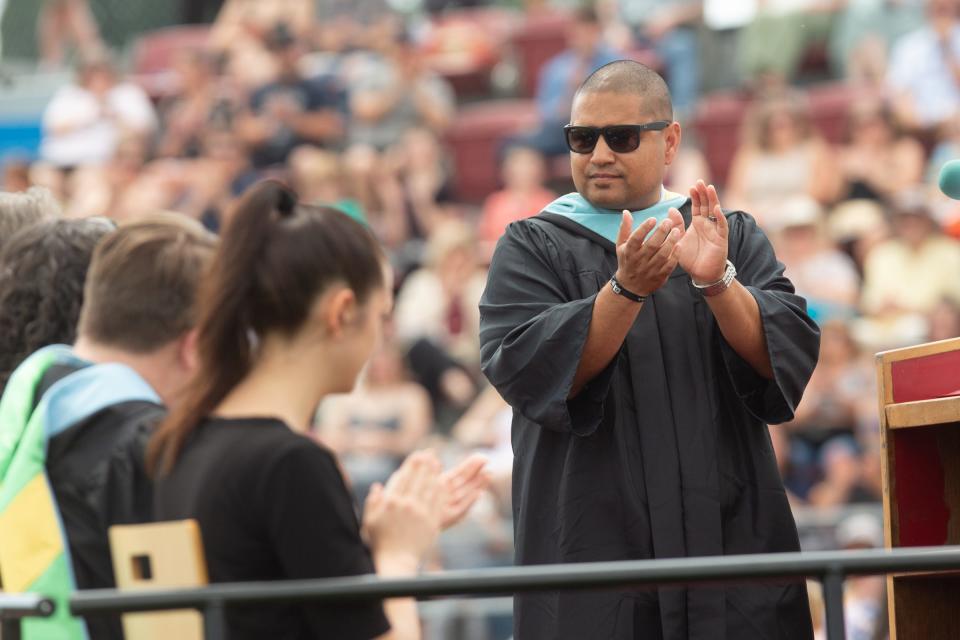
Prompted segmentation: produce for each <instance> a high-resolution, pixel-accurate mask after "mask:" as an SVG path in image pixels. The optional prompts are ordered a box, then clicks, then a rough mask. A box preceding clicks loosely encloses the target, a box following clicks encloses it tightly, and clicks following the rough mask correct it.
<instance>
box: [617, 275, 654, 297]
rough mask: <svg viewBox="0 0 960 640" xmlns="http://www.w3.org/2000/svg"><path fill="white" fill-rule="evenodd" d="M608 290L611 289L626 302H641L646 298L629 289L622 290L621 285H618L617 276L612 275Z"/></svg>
mask: <svg viewBox="0 0 960 640" xmlns="http://www.w3.org/2000/svg"><path fill="white" fill-rule="evenodd" d="M610 288H611V289H613V292H614V293H615V294H617V295H618V296H623V297H624V298H626V299H627V300H632V301H633V302H643V301H644V300H646V299H647V296H641V295H638V294H636V293H634V292H633V291H630V290H629V289H624V288H623V285H622V284H620V281H619V280H617V276H616V275H613V276H612V277H611V278H610Z"/></svg>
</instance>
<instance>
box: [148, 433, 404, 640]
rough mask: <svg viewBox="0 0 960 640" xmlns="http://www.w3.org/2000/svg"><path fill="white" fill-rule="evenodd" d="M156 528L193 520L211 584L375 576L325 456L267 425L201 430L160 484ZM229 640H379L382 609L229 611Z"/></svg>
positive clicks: (348, 501)
mask: <svg viewBox="0 0 960 640" xmlns="http://www.w3.org/2000/svg"><path fill="white" fill-rule="evenodd" d="M154 505H155V508H156V515H157V518H158V519H159V520H179V519H183V518H195V519H196V520H197V521H198V522H199V524H200V532H201V536H202V538H203V546H204V552H205V554H206V559H207V571H208V573H209V576H210V581H211V582H238V581H254V580H282V579H307V578H324V577H334V576H349V575H360V574H369V573H374V567H373V561H372V559H371V556H370V552H369V551H368V549H367V548H366V546H364V544H363V541H362V540H361V538H360V527H359V522H358V521H357V517H356V513H355V511H354V508H353V500H352V498H351V496H350V493H349V491H348V490H347V487H346V485H345V484H344V481H343V476H342V475H341V474H340V470H339V468H338V466H337V463H336V461H335V459H334V457H333V454H331V453H330V452H329V451H328V450H326V449H324V448H323V447H321V446H320V445H318V444H317V443H316V442H314V441H313V440H311V439H309V438H307V437H305V436H302V435H298V434H296V433H294V432H293V431H291V430H290V428H289V427H287V425H285V424H284V423H283V422H281V421H279V420H274V419H270V418H250V419H224V418H211V419H208V420H206V421H204V422H203V423H202V424H201V425H200V426H199V427H198V428H197V431H196V432H195V433H194V434H193V435H192V436H191V437H190V439H189V440H188V441H187V444H186V445H185V447H184V449H183V452H182V453H181V454H180V458H179V459H178V461H177V464H176V465H175V466H174V468H173V470H172V471H171V472H170V473H169V474H168V475H166V476H162V477H160V478H159V479H158V480H157V482H156V495H155V501H154ZM227 624H228V630H229V637H230V638H231V639H232V640H238V639H245V638H250V639H253V638H257V639H259V638H276V639H277V640H280V639H295V638H296V639H300V638H342V639H343V640H349V639H351V638H373V637H376V636H379V635H381V634H383V633H386V631H387V630H389V628H390V627H389V624H388V622H387V619H386V616H385V615H384V613H383V606H382V604H381V603H380V602H379V601H373V602H366V603H362V602H361V603H337V604H336V605H325V606H321V605H309V604H290V605H276V606H274V605H270V606H264V605H254V606H249V607H243V608H240V607H234V608H230V609H228V612H227Z"/></svg>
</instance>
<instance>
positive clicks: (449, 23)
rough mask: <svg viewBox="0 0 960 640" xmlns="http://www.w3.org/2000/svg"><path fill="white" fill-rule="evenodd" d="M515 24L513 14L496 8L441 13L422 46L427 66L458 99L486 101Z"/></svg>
mask: <svg viewBox="0 0 960 640" xmlns="http://www.w3.org/2000/svg"><path fill="white" fill-rule="evenodd" d="M518 21H519V17H518V14H517V13H516V12H515V11H509V10H506V9H499V8H479V9H461V10H457V11H450V12H448V13H444V14H443V15H442V16H440V17H438V18H436V19H435V20H434V22H433V24H432V26H431V30H430V32H429V34H428V36H427V39H426V42H425V43H424V53H425V54H426V60H427V65H428V66H429V67H430V68H431V69H433V70H434V71H436V72H437V73H439V74H440V75H442V76H443V77H445V78H446V79H447V80H448V81H449V82H450V84H451V85H453V88H454V91H456V94H457V97H458V98H459V99H461V100H463V99H465V98H476V97H485V96H487V95H489V94H490V93H491V89H492V86H491V77H490V76H491V72H492V71H493V68H494V66H496V64H497V63H498V62H500V60H501V58H502V56H503V52H504V48H505V46H506V44H507V42H508V41H509V39H510V36H511V34H512V33H513V31H514V29H515V28H516V24H517V22H518Z"/></svg>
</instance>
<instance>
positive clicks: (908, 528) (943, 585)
mask: <svg viewBox="0 0 960 640" xmlns="http://www.w3.org/2000/svg"><path fill="white" fill-rule="evenodd" d="M877 376H878V380H879V397H880V431H881V436H882V441H883V454H882V455H883V460H882V468H883V517H884V529H885V536H886V544H887V546H888V548H895V547H924V546H940V545H948V544H951V545H952V544H960V338H956V339H951V340H943V341H941V342H932V343H929V344H923V345H919V346H916V347H907V348H904V349H896V350H893V351H885V352H883V353H879V354H877ZM887 598H888V604H889V607H890V640H938V639H940V638H944V639H946V638H960V572H957V571H932V572H926V573H922V574H916V573H914V574H894V575H891V576H889V577H888V578H887Z"/></svg>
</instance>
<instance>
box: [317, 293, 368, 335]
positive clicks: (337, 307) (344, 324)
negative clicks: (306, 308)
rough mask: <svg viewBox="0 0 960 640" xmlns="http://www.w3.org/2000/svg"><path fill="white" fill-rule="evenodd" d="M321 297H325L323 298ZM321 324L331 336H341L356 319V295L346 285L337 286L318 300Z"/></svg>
mask: <svg viewBox="0 0 960 640" xmlns="http://www.w3.org/2000/svg"><path fill="white" fill-rule="evenodd" d="M323 298H327V299H326V300H324V299H323ZM318 302H319V309H318V310H317V312H318V313H319V314H320V320H321V322H322V326H323V327H324V328H325V329H326V331H327V334H328V335H329V336H330V337H332V338H339V337H341V336H343V334H344V332H346V331H347V330H348V329H349V328H350V327H352V326H353V325H354V324H356V321H357V313H358V311H359V310H358V308H357V296H356V295H355V294H354V293H353V291H352V290H351V289H349V288H347V287H341V288H337V289H335V290H333V291H331V292H330V293H328V294H327V295H325V296H323V297H322V298H321V299H320V300H319V301H318Z"/></svg>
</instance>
